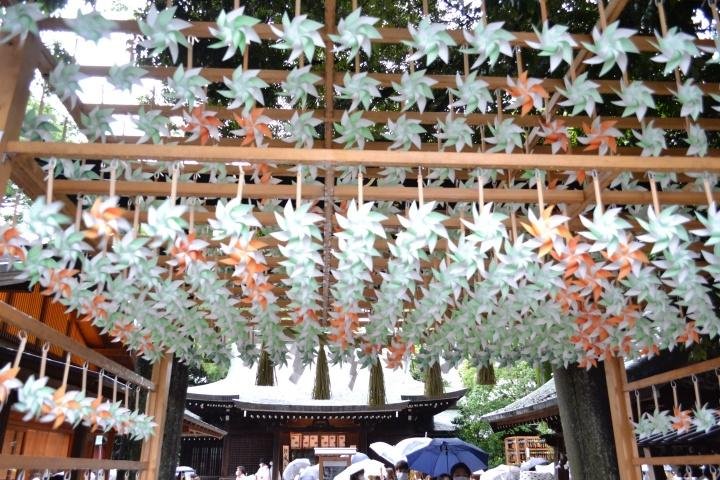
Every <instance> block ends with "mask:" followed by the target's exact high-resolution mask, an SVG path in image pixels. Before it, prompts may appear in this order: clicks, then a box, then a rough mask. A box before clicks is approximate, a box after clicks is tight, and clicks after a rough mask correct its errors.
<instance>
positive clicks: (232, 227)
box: [208, 198, 261, 242]
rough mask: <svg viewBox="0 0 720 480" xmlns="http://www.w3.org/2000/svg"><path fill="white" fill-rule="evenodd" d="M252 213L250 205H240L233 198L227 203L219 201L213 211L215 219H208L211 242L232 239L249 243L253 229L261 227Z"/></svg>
mask: <svg viewBox="0 0 720 480" xmlns="http://www.w3.org/2000/svg"><path fill="white" fill-rule="evenodd" d="M252 211H253V206H252V204H249V203H242V200H240V199H239V198H234V199H232V200H230V201H228V202H227V203H225V202H224V201H223V200H219V201H218V204H217V207H216V209H215V218H210V219H208V223H210V227H211V228H212V232H213V236H212V238H213V240H224V239H226V238H228V237H233V238H238V239H240V240H243V241H245V242H249V241H250V240H251V239H252V236H253V234H254V230H253V229H254V228H260V226H261V225H260V222H259V221H258V220H257V218H255V215H253V213H252Z"/></svg>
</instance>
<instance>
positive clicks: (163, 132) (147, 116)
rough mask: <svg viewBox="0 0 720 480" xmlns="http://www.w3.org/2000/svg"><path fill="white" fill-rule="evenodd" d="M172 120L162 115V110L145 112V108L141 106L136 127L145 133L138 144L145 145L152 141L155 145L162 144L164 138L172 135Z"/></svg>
mask: <svg viewBox="0 0 720 480" xmlns="http://www.w3.org/2000/svg"><path fill="white" fill-rule="evenodd" d="M168 123H170V119H169V118H168V117H166V116H164V115H163V114H162V112H161V111H160V110H149V111H147V112H146V111H145V107H143V106H141V107H140V110H139V111H138V119H137V120H136V121H135V126H136V127H137V129H138V130H140V131H141V132H143V135H142V137H140V139H139V140H138V143H145V142H147V141H148V140H152V142H153V143H162V141H163V137H167V136H169V135H170V132H169V130H168Z"/></svg>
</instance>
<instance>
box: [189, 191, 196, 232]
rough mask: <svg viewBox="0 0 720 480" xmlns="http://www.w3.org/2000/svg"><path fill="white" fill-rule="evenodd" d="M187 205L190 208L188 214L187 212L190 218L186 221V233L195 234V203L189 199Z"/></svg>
mask: <svg viewBox="0 0 720 480" xmlns="http://www.w3.org/2000/svg"><path fill="white" fill-rule="evenodd" d="M188 204H189V206H190V212H189V216H190V218H189V219H188V232H189V233H195V201H194V199H192V198H191V199H190V200H189V201H188Z"/></svg>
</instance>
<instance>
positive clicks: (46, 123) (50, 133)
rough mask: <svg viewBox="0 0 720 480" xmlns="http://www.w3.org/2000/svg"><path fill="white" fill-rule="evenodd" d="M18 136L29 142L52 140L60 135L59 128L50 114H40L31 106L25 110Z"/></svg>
mask: <svg viewBox="0 0 720 480" xmlns="http://www.w3.org/2000/svg"><path fill="white" fill-rule="evenodd" d="M20 136H21V137H22V138H24V139H26V140H29V141H31V142H36V141H38V140H42V141H44V142H52V141H53V140H54V139H55V138H56V137H59V136H60V129H59V128H58V126H57V125H56V122H55V120H54V119H53V118H52V117H51V116H50V115H42V114H40V113H38V112H37V110H35V109H34V108H33V109H29V110H27V111H26V112H25V118H23V123H22V128H21V129H20Z"/></svg>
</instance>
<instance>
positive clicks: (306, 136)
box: [283, 112, 322, 148]
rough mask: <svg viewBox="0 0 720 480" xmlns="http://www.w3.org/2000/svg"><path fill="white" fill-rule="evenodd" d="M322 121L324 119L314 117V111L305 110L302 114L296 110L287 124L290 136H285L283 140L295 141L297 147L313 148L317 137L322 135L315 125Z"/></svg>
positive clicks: (286, 127)
mask: <svg viewBox="0 0 720 480" xmlns="http://www.w3.org/2000/svg"><path fill="white" fill-rule="evenodd" d="M321 123H322V120H320V119H319V118H315V117H313V112H305V113H302V114H300V115H298V112H295V113H293V116H292V118H290V121H289V122H288V123H287V124H286V126H285V129H286V130H287V132H288V133H290V136H289V137H287V138H283V141H284V142H287V143H294V144H295V148H312V147H313V144H314V142H315V139H316V138H319V137H320V134H319V133H318V131H317V129H316V128H315V127H317V126H318V125H320V124H321Z"/></svg>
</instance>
